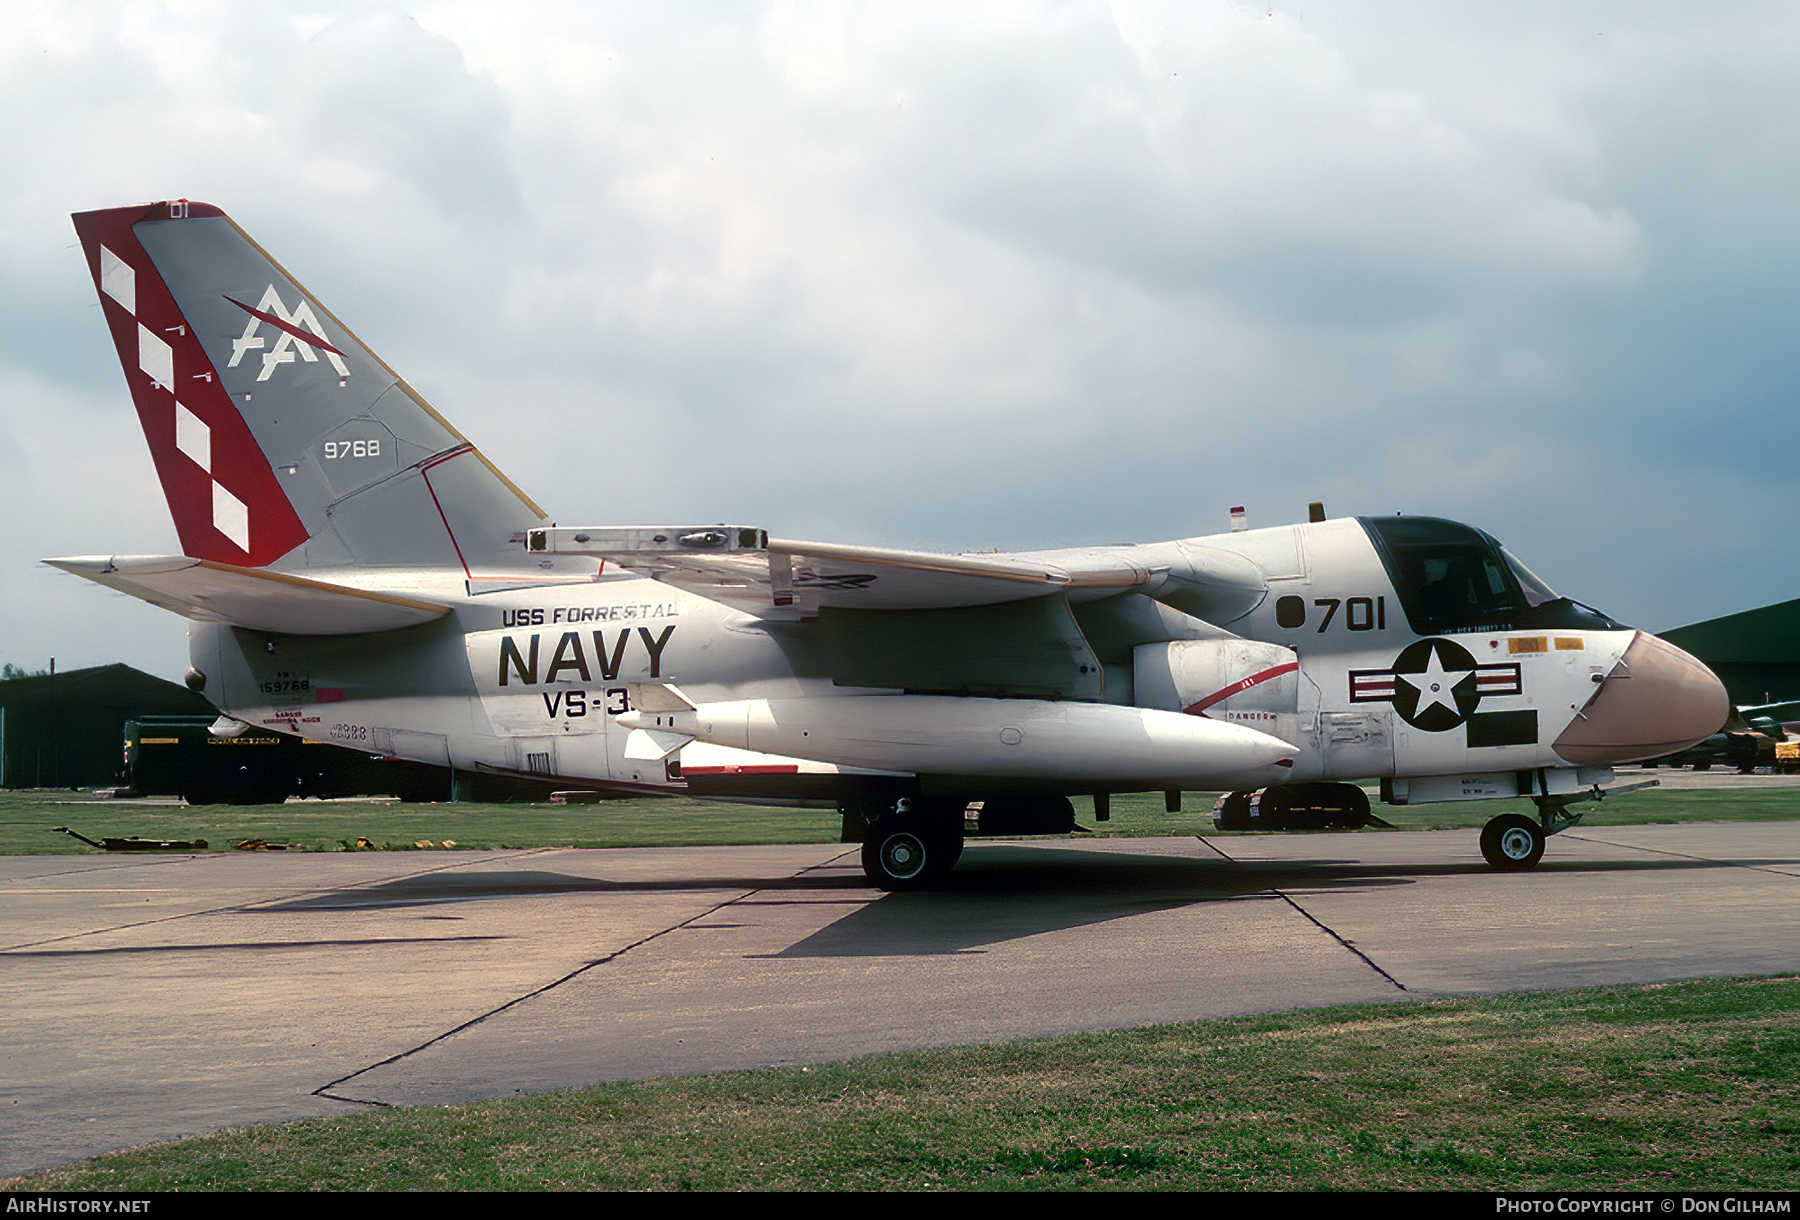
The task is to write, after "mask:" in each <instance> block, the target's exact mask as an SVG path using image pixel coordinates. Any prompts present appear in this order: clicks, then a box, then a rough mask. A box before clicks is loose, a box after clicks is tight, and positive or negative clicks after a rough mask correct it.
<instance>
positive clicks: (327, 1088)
mask: <svg viewBox="0 0 1800 1220" xmlns="http://www.w3.org/2000/svg"><path fill="white" fill-rule="evenodd" d="M813 867H818V866H813ZM807 871H811V870H810V869H803V870H802V872H807ZM761 892H762V891H761V890H760V889H755V890H745V891H744V892H743V893H741V894H736V895H733V896H732V897H730V898H727V899H726V900H725V901H724V902H719V903H715V904H713V905H712V906H710V907H707V908H706V909H705V910H704V911H699V912H697V913H695V914H693V915H690V916H689V917H688V918H686V919H684V920H682V921H681V922H680V923H673V924H670V925H669V926H668V927H666V928H659V929H657V930H656V931H655V932H652V933H650V935H648V936H645V937H640V938H639V939H638V940H635V941H633V942H632V943H630V944H629V945H623V946H621V947H620V948H617V949H614V950H613V951H612V952H611V953H608V954H607V955H606V956H604V957H597V958H595V959H594V960H593V961H591V962H583V963H582V964H581V965H579V966H577V967H575V969H573V970H571V971H569V972H568V973H567V974H564V975H563V976H562V977H561V978H556V979H552V980H550V981H549V982H548V983H545V984H544V985H543V986H541V987H534V988H532V989H531V990H530V991H527V992H525V993H524V994H523V995H517V996H514V997H513V998H512V999H510V1000H508V1001H507V1002H506V1003H504V1004H501V1005H498V1006H496V1007H494V1008H490V1009H489V1010H488V1011H486V1012H484V1013H480V1014H478V1015H477V1016H473V1017H470V1018H469V1019H468V1020H467V1021H464V1022H463V1023H462V1024H460V1025H456V1026H453V1027H452V1028H450V1029H447V1030H445V1031H444V1032H443V1033H440V1034H437V1035H436V1036H434V1037H431V1038H427V1039H426V1040H425V1041H423V1042H421V1043H419V1044H418V1045H417V1046H415V1047H411V1048H410V1049H408V1050H403V1051H400V1052H398V1053H396V1054H393V1055H389V1056H388V1057H387V1058H386V1059H382V1060H378V1061H377V1062H375V1063H370V1064H366V1065H364V1066H363V1067H360V1068H357V1069H356V1070H355V1071H354V1072H351V1073H349V1074H348V1075H345V1076H339V1077H338V1078H337V1079H336V1080H330V1081H327V1082H326V1083H324V1084H322V1085H320V1086H319V1087H318V1088H316V1089H314V1090H313V1096H314V1097H323V1098H326V1099H327V1100H330V1101H342V1102H348V1103H349V1104H351V1105H357V1106H376V1107H380V1108H382V1109H388V1108H391V1107H392V1106H393V1104H394V1103H392V1102H388V1101H379V1100H377V1099H375V1098H371V1097H347V1096H345V1095H343V1094H341V1093H334V1092H332V1090H333V1089H336V1088H338V1087H339V1086H340V1085H344V1084H348V1083H349V1082H350V1081H352V1080H355V1079H356V1078H357V1077H358V1076H362V1075H365V1074H367V1073H369V1072H372V1071H374V1070H375V1069H376V1068H381V1067H388V1066H389V1065H391V1064H395V1063H399V1062H400V1061H401V1060H402V1059H409V1058H411V1057H412V1056H414V1055H416V1054H418V1053H419V1052H421V1051H423V1050H426V1049H428V1048H430V1047H433V1046H436V1045H437V1044H438V1043H440V1042H444V1041H447V1040H448V1039H450V1038H454V1037H455V1036H456V1035H457V1034H460V1033H462V1032H463V1031H464V1030H467V1029H473V1028H474V1027H475V1026H477V1025H480V1024H481V1023H482V1022H484V1021H486V1020H488V1019H489V1018H491V1017H497V1016H499V1015H500V1014H501V1013H503V1012H507V1011H508V1010H510V1009H514V1008H517V1007H518V1006H519V1005H521V1004H523V1003H525V1002H526V1001H527V1000H533V999H536V998H537V997H538V996H541V995H544V994H546V993H548V992H551V991H554V990H556V989H557V988H558V987H561V986H562V985H563V984H564V983H568V982H571V981H573V980H575V979H578V978H580V977H581V976H582V975H584V974H586V973H588V972H589V971H590V970H594V969H597V968H599V967H601V966H606V965H610V964H611V963H613V962H616V961H618V960H619V959H620V958H622V957H624V956H625V955H626V954H627V953H630V952H631V951H632V950H633V949H641V948H643V947H644V946H645V945H647V944H649V943H650V942H651V941H653V940H658V939H660V938H662V937H664V936H667V935H669V934H670V933H671V932H679V931H681V930H682V929H683V928H688V927H692V926H693V925H694V924H696V923H698V922H699V921H700V920H703V919H706V918H708V917H710V916H713V915H716V914H718V913H719V912H720V911H723V910H724V909H725V908H727V907H730V906H736V905H737V904H738V903H740V902H743V901H744V900H745V899H747V898H749V897H751V896H752V895H755V894H759V893H761Z"/></svg>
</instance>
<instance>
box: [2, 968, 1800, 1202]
mask: <svg viewBox="0 0 1800 1220" xmlns="http://www.w3.org/2000/svg"><path fill="white" fill-rule="evenodd" d="M1797 1018H1800V979H1796V978H1778V979H1723V980H1704V981H1698V982H1689V983H1677V984H1656V985H1651V986H1629V987H1610V988H1598V989H1590V990H1582V991H1559V992H1533V993H1522V994H1517V995H1506V996H1495V997H1482V998H1474V999H1456V1000H1436V1001H1425V1002H1412V1003H1397V1004H1384V1005H1358V1006H1351V1007H1340V1008H1331V1009H1320V1010H1313V1011H1304V1012H1292V1013H1283V1014H1280V1015H1275V1016H1258V1017H1241V1018H1235V1019H1230V1020H1222V1021H1207V1022H1199V1023H1193V1024H1186V1025H1173V1026H1158V1027H1151V1028H1145V1029H1135V1030H1125V1031H1119V1032H1114V1033H1102V1034H1086V1035H1079V1036H1074V1037H1064V1038H1054V1039H1043V1040H1034V1041H1026V1042H1016V1043H1007V1044H1002V1045H994V1046H976V1047H966V1048H960V1049H954V1050H940V1051H928V1052H920V1053H913V1054H904V1055H883V1056H878V1057H873V1058H867V1059H857V1060H852V1061H850V1062H846V1063H832V1064H824V1065H818V1066H812V1067H791V1068H781V1069H772V1070H766V1071H757V1072H737V1073H728V1074H721V1075H714V1076H696V1077H681V1078H666V1079H661V1080H652V1081H644V1082H632V1083H622V1084H610V1085H602V1086H598V1087H594V1088H589V1089H581V1090H573V1091H566V1092H559V1093H553V1094H547V1095H544V1096H539V1097H530V1098H523V1099H515V1100H507V1101H500V1102H491V1103H482V1104H475V1105H465V1106H453V1107H444V1108H430V1109H417V1110H403V1109H394V1110H382V1111H376V1112H371V1113H367V1114H360V1115H353V1116H349V1117H344V1118H336V1119H328V1120H312V1121H307V1122H299V1123H293V1124H287V1125H282V1126H272V1127H262V1128H252V1129H249V1130H243V1131H234V1132H227V1133H223V1134H218V1135H210V1136H203V1137H199V1138H195V1139H189V1140H184V1141H181V1142H179V1143H173V1144H165V1145H159V1146H155V1147H150V1148H143V1149H138V1150H136V1151H131V1152H125V1153H119V1154H115V1155H111V1156H104V1157H98V1158H95V1159H93V1160H91V1161H87V1162H84V1163H82V1164H80V1165H76V1166H73V1167H70V1168H67V1169H62V1170H57V1171H54V1172H50V1173H43V1174H38V1175H35V1176H32V1177H28V1178H18V1179H13V1180H11V1181H8V1182H4V1183H0V1186H4V1188H6V1189H9V1190H20V1191H40V1190H115V1189H116V1190H133V1191H143V1190H214V1189H217V1190H688V1189H692V1190H907V1189H915V1190H925V1189H956V1190H1426V1189H1432V1190H1436V1189H1450V1190H1501V1189H1505V1190H1528V1189H1529V1190H1680V1191H1697V1190H1718V1191H1725V1190H1748V1189H1755V1190H1794V1189H1800V1019H1797Z"/></svg>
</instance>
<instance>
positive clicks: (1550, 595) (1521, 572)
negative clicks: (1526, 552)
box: [1500, 547, 1556, 606]
mask: <svg viewBox="0 0 1800 1220" xmlns="http://www.w3.org/2000/svg"><path fill="white" fill-rule="evenodd" d="M1500 553H1501V554H1502V555H1504V556H1505V557H1506V566H1507V567H1509V568H1511V569H1512V574H1513V579H1514V580H1517V581H1518V582H1519V589H1520V591H1521V592H1523V593H1524V594H1525V601H1526V602H1527V603H1528V604H1529V605H1533V606H1541V605H1543V604H1544V603H1545V602H1553V601H1555V600H1556V591H1555V590H1554V589H1552V588H1551V587H1550V586H1549V585H1547V584H1545V583H1544V582H1543V581H1542V580H1540V579H1539V578H1538V574H1537V573H1536V572H1533V571H1532V570H1531V569H1530V568H1528V567H1526V566H1525V565H1524V564H1522V563H1520V562H1519V557H1518V556H1517V555H1514V554H1513V553H1512V552H1511V551H1509V550H1507V549H1506V548H1505V547H1501V548H1500Z"/></svg>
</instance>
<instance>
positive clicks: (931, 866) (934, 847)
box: [862, 815, 962, 890]
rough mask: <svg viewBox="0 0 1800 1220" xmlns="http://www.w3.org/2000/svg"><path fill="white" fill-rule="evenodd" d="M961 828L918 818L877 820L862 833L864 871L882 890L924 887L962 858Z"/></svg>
mask: <svg viewBox="0 0 1800 1220" xmlns="http://www.w3.org/2000/svg"><path fill="white" fill-rule="evenodd" d="M961 830H962V828H961V827H960V826H959V827H957V828H956V829H955V830H954V831H951V830H947V829H944V828H941V827H936V826H932V825H930V824H929V823H928V822H927V821H926V820H924V819H922V818H917V817H904V816H897V815H890V816H888V817H884V818H880V819H877V820H876V821H875V822H874V823H873V824H871V825H870V827H869V830H868V833H867V834H866V835H864V836H863V844H862V866H863V872H864V873H865V874H866V875H867V876H868V878H869V880H870V881H872V882H874V883H875V884H876V885H877V886H879V887H880V888H882V889H884V890H919V889H925V888H926V887H928V886H931V885H933V884H935V883H936V882H937V881H938V880H940V879H941V878H942V877H943V875H944V874H945V873H947V872H949V871H950V870H951V869H952V868H954V867H955V866H956V862H957V860H958V859H960V858H961V856H962V834H961Z"/></svg>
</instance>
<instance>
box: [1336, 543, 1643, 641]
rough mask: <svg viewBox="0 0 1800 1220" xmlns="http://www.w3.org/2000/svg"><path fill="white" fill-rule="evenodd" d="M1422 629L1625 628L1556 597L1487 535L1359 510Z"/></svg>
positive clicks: (1410, 613) (1451, 632)
mask: <svg viewBox="0 0 1800 1220" xmlns="http://www.w3.org/2000/svg"><path fill="white" fill-rule="evenodd" d="M1357 521H1358V522H1359V523H1360V524H1361V525H1362V527H1363V529H1364V530H1366V531H1367V532H1368V535H1369V540H1370V541H1371V542H1373V543H1374V544H1375V552H1376V554H1378V555H1380V556H1381V562H1382V564H1383V565H1384V566H1385V567H1386V568H1387V574H1388V579H1389V580H1391V581H1393V583H1394V590H1395V592H1397V593H1398V594H1399V596H1400V604H1401V606H1402V607H1404V609H1405V610H1406V618H1407V622H1408V623H1410V624H1411V626H1412V629H1413V631H1415V632H1416V633H1418V634H1419V635H1454V634H1456V633H1458V632H1468V631H1520V630H1524V631H1530V630H1537V629H1542V630H1547V631H1548V630H1564V629H1566V630H1575V631H1622V630H1625V627H1624V625H1623V624H1621V623H1617V622H1615V621H1613V620H1612V619H1611V618H1609V617H1608V616H1606V615H1604V614H1602V613H1600V612H1599V611H1598V610H1595V609H1593V608H1592V607H1589V606H1584V605H1582V604H1581V603H1580V602H1576V601H1572V600H1570V599H1569V598H1566V597H1558V596H1557V595H1556V593H1555V591H1554V590H1552V589H1551V588H1550V586H1548V585H1546V584H1545V583H1544V582H1543V581H1541V580H1539V579H1538V578H1537V577H1536V576H1535V575H1533V574H1532V572H1531V569H1529V568H1527V567H1526V566H1525V565H1524V564H1522V563H1520V562H1519V561H1518V560H1517V559H1514V558H1513V557H1512V556H1511V555H1510V554H1508V553H1507V551H1506V549H1505V548H1504V547H1502V546H1501V545H1500V544H1499V543H1498V542H1496V541H1495V540H1494V539H1493V537H1492V536H1491V535H1489V534H1486V533H1483V532H1482V531H1481V530H1478V529H1472V528H1470V527H1469V526H1466V525H1463V524H1461V523H1460V522H1457V521H1446V520H1444V519H1443V518H1442V517H1358V518H1357Z"/></svg>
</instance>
